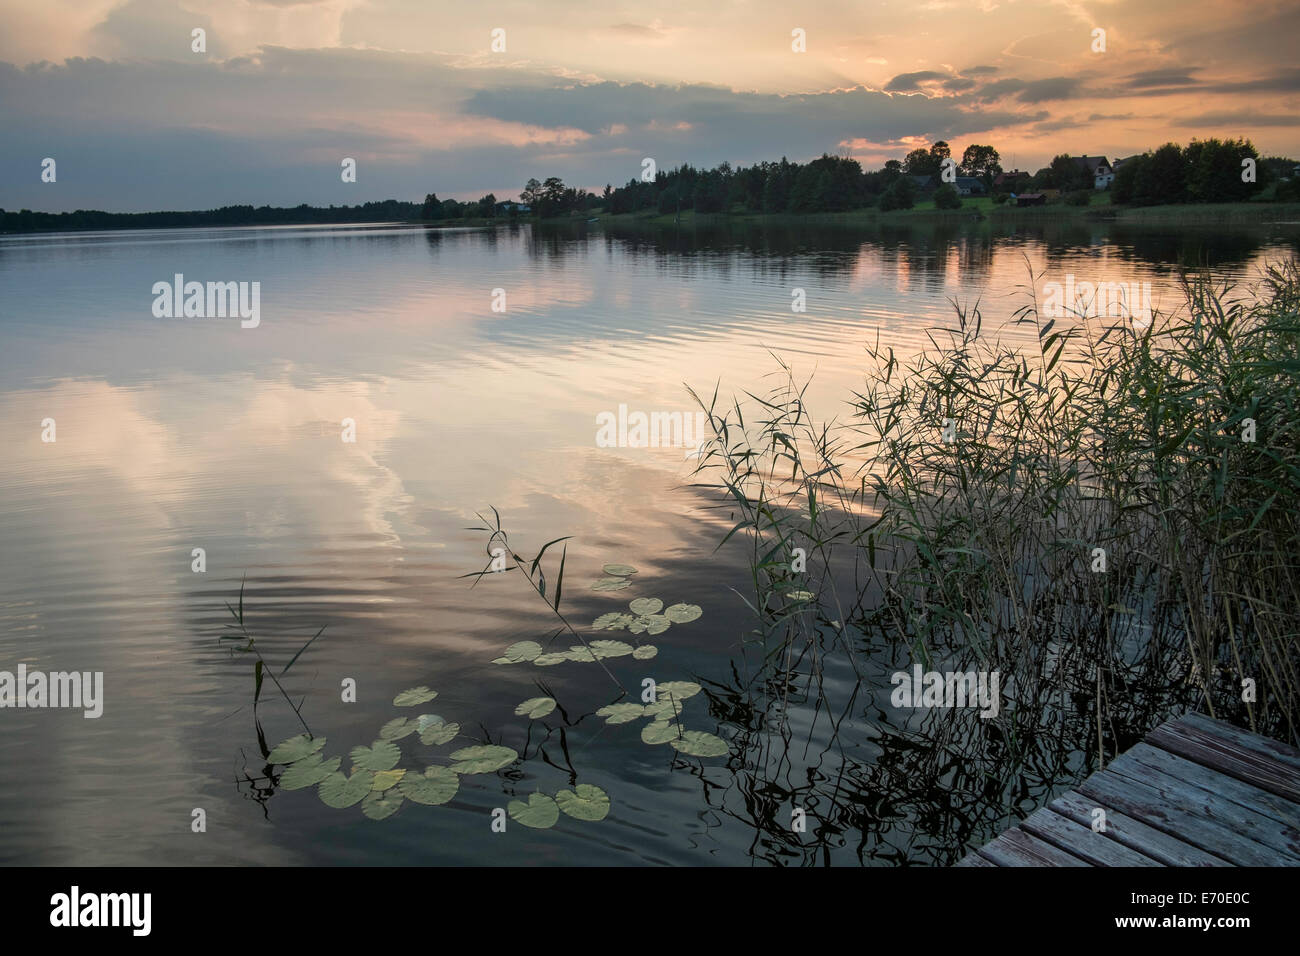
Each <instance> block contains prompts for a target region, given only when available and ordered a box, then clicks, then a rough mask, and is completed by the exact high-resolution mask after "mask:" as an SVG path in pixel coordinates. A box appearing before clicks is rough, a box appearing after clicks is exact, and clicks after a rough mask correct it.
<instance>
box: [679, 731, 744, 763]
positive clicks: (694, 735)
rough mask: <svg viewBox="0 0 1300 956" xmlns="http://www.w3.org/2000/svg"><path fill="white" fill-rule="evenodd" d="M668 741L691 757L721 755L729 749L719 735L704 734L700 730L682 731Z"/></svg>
mask: <svg viewBox="0 0 1300 956" xmlns="http://www.w3.org/2000/svg"><path fill="white" fill-rule="evenodd" d="M668 742H669V743H670V744H672V745H673V746H674V747H675V748H677V750H679V751H681V752H682V753H684V754H689V755H690V756H692V757H721V756H723V755H724V754H726V753H728V751H729V750H730V748H729V747H728V746H727V742H726V741H725V740H723V739H722V738H721V737H715V736H714V735H713V734H706V733H705V732H704V731H702V730H686V731H683V732H682V735H681V736H680V737H674V738H673V739H672V740H670V741H668Z"/></svg>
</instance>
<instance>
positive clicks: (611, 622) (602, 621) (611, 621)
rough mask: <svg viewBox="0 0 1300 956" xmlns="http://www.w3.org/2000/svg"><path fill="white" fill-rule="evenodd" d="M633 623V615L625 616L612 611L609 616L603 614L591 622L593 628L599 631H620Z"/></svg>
mask: <svg viewBox="0 0 1300 956" xmlns="http://www.w3.org/2000/svg"><path fill="white" fill-rule="evenodd" d="M632 621H633V617H632V615H631V614H623V613H621V612H619V611H610V612H609V613H608V614H602V615H601V616H600V617H598V618H596V620H594V621H592V622H591V626H592V627H593V628H595V629H596V630H598V631H620V630H622V629H623V628H625V627H627V626H628V625H629V624H631V623H632Z"/></svg>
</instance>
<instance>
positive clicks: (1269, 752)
mask: <svg viewBox="0 0 1300 956" xmlns="http://www.w3.org/2000/svg"><path fill="white" fill-rule="evenodd" d="M1171 723H1172V724H1173V726H1175V727H1178V726H1183V725H1186V726H1188V727H1193V728H1195V729H1196V730H1199V731H1200V732H1201V733H1203V734H1209V735H1210V736H1211V737H1224V738H1227V739H1228V740H1230V741H1232V742H1233V743H1234V744H1236V745H1237V746H1238V747H1240V748H1241V749H1242V750H1248V751H1251V752H1252V753H1257V754H1259V755H1260V756H1261V757H1266V758H1267V759H1269V760H1275V761H1277V762H1278V763H1281V764H1285V765H1286V766H1288V767H1290V768H1291V769H1293V770H1295V771H1297V772H1300V750H1297V749H1296V748H1295V747H1293V746H1291V745H1290V744H1287V743H1283V742H1282V741H1280V740H1274V739H1273V738H1272V737H1265V736H1263V735H1261V734H1253V733H1251V732H1250V731H1249V730H1242V729H1241V728H1240V727H1234V726H1233V725H1232V724H1229V723H1225V722H1224V721H1221V720H1214V719H1213V718H1211V717H1207V716H1205V714H1195V713H1192V714H1184V715H1183V716H1182V717H1179V718H1178V719H1177V720H1174V721H1171Z"/></svg>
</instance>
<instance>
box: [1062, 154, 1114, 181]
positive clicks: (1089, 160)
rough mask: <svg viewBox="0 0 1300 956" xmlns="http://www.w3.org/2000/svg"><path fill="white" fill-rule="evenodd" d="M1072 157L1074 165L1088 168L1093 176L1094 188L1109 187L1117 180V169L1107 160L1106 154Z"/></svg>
mask: <svg viewBox="0 0 1300 956" xmlns="http://www.w3.org/2000/svg"><path fill="white" fill-rule="evenodd" d="M1070 159H1071V160H1072V161H1073V162H1074V165H1076V166H1078V167H1080V168H1082V169H1086V170H1087V171H1088V173H1089V175H1091V176H1092V188H1093V189H1109V188H1110V184H1111V183H1113V182H1114V181H1115V171H1114V170H1113V169H1111V166H1110V163H1108V162H1106V157H1105V156H1071V157H1070Z"/></svg>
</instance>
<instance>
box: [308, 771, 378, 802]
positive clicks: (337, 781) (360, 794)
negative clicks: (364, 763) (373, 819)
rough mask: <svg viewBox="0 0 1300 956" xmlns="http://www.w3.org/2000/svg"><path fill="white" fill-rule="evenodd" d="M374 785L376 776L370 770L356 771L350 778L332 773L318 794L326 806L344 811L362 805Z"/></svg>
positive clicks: (322, 784) (322, 783) (323, 781)
mask: <svg viewBox="0 0 1300 956" xmlns="http://www.w3.org/2000/svg"><path fill="white" fill-rule="evenodd" d="M374 783H375V775H374V774H373V773H371V772H370V771H369V770H354V771H353V772H352V776H350V777H345V776H343V774H341V773H332V774H330V775H329V776H328V777H326V778H325V779H324V780H322V781H321V782H320V787H318V788H317V790H316V792H317V793H318V794H320V799H321V803H323V804H325V806H327V807H334V808H335V809H336V810H342V809H343V808H344V807H350V806H353V805H355V804H358V803H360V802H361V801H362V800H363V799H364V798H365V796H366V795H367V794H368V793H370V788H371V787H372V786H374Z"/></svg>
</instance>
